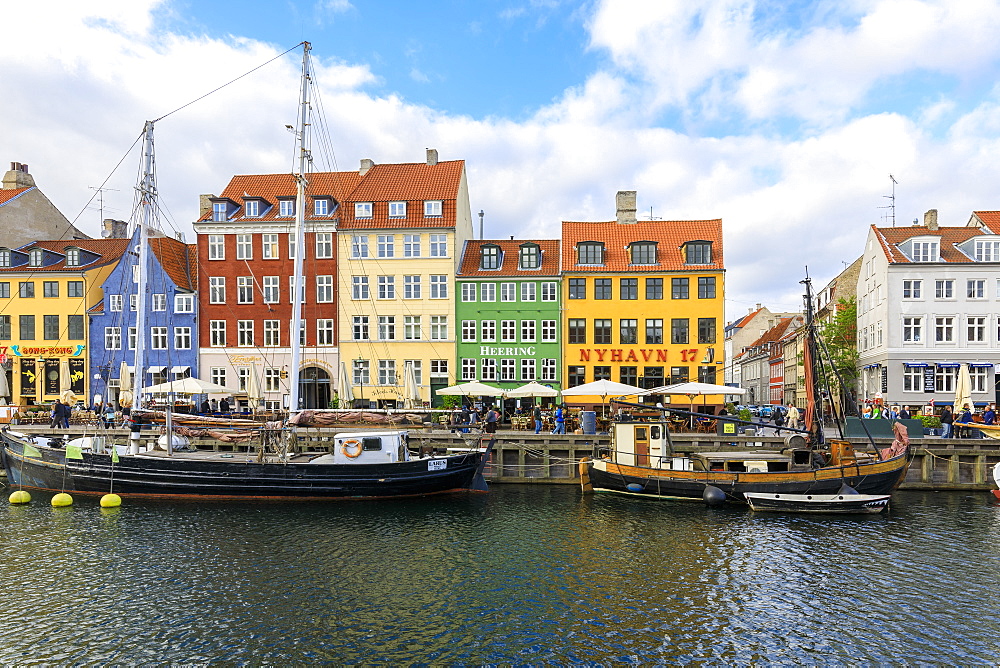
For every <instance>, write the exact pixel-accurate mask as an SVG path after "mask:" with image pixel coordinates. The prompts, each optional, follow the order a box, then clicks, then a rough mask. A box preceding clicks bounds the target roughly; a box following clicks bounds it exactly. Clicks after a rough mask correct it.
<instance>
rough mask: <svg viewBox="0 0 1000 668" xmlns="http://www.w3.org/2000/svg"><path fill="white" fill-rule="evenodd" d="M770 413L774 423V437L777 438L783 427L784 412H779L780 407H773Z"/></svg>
mask: <svg viewBox="0 0 1000 668" xmlns="http://www.w3.org/2000/svg"><path fill="white" fill-rule="evenodd" d="M772 413H773V414H772V415H771V419H772V420H773V421H774V435H775V436H777V435H778V434H779V432H780V430H781V427H784V426H785V412H784V411H783V410H781V406H775V407H774V409H773V411H772Z"/></svg>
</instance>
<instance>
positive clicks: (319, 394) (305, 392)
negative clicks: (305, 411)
mask: <svg viewBox="0 0 1000 668" xmlns="http://www.w3.org/2000/svg"><path fill="white" fill-rule="evenodd" d="M330 396H331V388H330V374H329V373H327V371H326V369H323V368H320V367H318V366H307V367H306V368H304V369H302V373H300V374H299V397H300V399H299V400H300V401H301V402H302V408H329V407H330Z"/></svg>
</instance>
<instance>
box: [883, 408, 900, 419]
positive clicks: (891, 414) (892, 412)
mask: <svg viewBox="0 0 1000 668" xmlns="http://www.w3.org/2000/svg"><path fill="white" fill-rule="evenodd" d="M884 417H885V418H886V419H888V420H898V419H899V411H898V410H896V407H895V406H889V411H888V412H887V413H886V414H885V416H884Z"/></svg>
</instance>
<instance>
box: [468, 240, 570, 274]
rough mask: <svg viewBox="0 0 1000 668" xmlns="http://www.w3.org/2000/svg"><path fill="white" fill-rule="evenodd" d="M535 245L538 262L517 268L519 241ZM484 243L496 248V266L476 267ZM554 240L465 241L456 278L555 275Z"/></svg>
mask: <svg viewBox="0 0 1000 668" xmlns="http://www.w3.org/2000/svg"><path fill="white" fill-rule="evenodd" d="M526 243H533V244H538V246H539V248H540V249H541V251H542V262H541V266H540V267H539V268H538V269H519V268H518V254H519V252H520V248H521V245H522V244H526ZM485 245H495V246H499V247H500V258H501V264H500V269H480V268H479V260H480V255H481V249H482V247H483V246H485ZM558 275H559V240H558V239H527V240H524V241H522V240H517V239H515V240H510V239H474V240H472V241H469V242H467V243H466V244H465V251H464V253H463V254H462V263H461V265H460V266H459V270H458V275H457V276H458V278H489V277H493V276H558Z"/></svg>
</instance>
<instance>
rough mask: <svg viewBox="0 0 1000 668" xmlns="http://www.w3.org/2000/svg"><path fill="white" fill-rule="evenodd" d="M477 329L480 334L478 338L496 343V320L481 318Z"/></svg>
mask: <svg viewBox="0 0 1000 668" xmlns="http://www.w3.org/2000/svg"><path fill="white" fill-rule="evenodd" d="M479 329H480V331H481V332H482V334H481V335H480V337H479V340H480V341H482V342H483V343H496V340H497V321H496V320H483V321H481V322H480V323H479Z"/></svg>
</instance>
